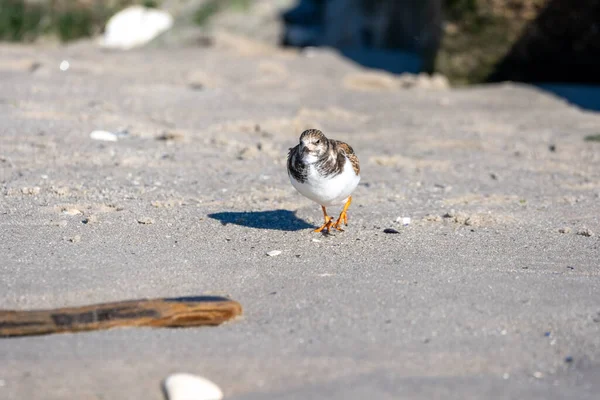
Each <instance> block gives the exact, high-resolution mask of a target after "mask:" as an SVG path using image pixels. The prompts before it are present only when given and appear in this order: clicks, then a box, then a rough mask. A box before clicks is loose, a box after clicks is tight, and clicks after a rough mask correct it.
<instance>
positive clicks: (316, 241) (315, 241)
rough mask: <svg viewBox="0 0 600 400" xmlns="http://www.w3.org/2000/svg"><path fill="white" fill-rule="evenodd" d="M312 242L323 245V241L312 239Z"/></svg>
mask: <svg viewBox="0 0 600 400" xmlns="http://www.w3.org/2000/svg"><path fill="white" fill-rule="evenodd" d="M312 241H313V242H314V243H321V241H320V240H319V239H312Z"/></svg>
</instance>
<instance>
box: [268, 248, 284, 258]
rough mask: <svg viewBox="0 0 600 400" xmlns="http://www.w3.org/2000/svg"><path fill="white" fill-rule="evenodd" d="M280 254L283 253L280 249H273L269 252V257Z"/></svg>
mask: <svg viewBox="0 0 600 400" xmlns="http://www.w3.org/2000/svg"><path fill="white" fill-rule="evenodd" d="M280 254H281V251H279V250H272V251H270V252H268V253H267V255H268V256H269V257H275V256H278V255H280Z"/></svg>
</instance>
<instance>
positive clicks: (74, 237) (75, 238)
mask: <svg viewBox="0 0 600 400" xmlns="http://www.w3.org/2000/svg"><path fill="white" fill-rule="evenodd" d="M69 242H71V243H79V242H81V236H79V235H75V236H73V237H72V238H69Z"/></svg>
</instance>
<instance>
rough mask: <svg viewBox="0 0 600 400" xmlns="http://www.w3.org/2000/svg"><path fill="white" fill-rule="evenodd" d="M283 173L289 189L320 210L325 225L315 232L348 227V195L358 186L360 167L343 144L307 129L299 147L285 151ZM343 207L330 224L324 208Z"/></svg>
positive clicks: (315, 130)
mask: <svg viewBox="0 0 600 400" xmlns="http://www.w3.org/2000/svg"><path fill="white" fill-rule="evenodd" d="M287 171H288V176H289V178H290V182H291V183H292V186H293V187H294V188H295V189H296V190H297V191H298V192H300V194H302V195H303V196H305V197H307V198H309V199H310V200H312V201H314V202H315V203H317V204H319V205H320V206H321V209H322V211H323V218H324V219H325V223H324V224H323V225H322V226H321V227H319V228H317V229H315V232H323V231H325V232H326V233H330V230H331V229H332V228H334V229H337V230H338V231H343V229H342V226H341V225H342V222H343V223H344V225H346V226H347V225H348V214H347V212H348V207H350V203H352V196H351V194H352V192H353V191H354V189H356V187H357V186H358V183H359V182H360V163H359V161H358V157H357V156H356V154H355V153H354V149H353V148H352V147H351V146H350V145H349V144H347V143H344V142H341V141H339V140H335V139H328V138H327V137H326V136H325V135H324V134H323V132H321V131H320V130H318V129H307V130H305V131H304V132H302V134H301V135H300V139H299V143H298V144H297V145H296V146H295V147H292V148H290V149H289V152H288V157H287ZM342 204H343V205H344V206H343V209H342V212H341V213H340V216H339V218H338V219H337V220H336V221H335V222H334V221H333V218H332V217H330V216H329V215H327V207H330V206H336V205H342Z"/></svg>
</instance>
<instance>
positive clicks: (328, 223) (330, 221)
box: [315, 215, 333, 233]
mask: <svg viewBox="0 0 600 400" xmlns="http://www.w3.org/2000/svg"><path fill="white" fill-rule="evenodd" d="M332 226H333V218H332V217H330V216H329V215H325V223H324V224H323V225H322V226H321V227H320V228H317V229H315V232H322V231H323V230H324V229H325V230H327V233H329V229H331V227H332Z"/></svg>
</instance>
